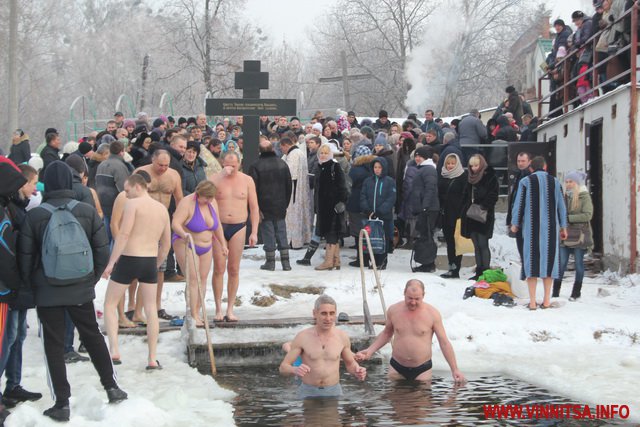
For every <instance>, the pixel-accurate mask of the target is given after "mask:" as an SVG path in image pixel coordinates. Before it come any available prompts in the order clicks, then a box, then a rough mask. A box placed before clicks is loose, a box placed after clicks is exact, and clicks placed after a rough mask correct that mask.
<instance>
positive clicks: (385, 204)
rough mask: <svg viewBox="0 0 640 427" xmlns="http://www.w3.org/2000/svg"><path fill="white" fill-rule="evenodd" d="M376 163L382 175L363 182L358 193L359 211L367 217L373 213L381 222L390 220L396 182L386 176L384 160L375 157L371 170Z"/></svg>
mask: <svg viewBox="0 0 640 427" xmlns="http://www.w3.org/2000/svg"><path fill="white" fill-rule="evenodd" d="M376 163H377V164H379V165H381V166H382V173H381V174H380V176H377V175H375V173H374V174H373V175H371V176H369V177H368V178H367V179H365V180H364V183H363V184H362V191H360V210H361V211H362V212H364V214H365V215H367V216H369V214H371V213H373V214H374V215H375V216H377V217H378V218H380V219H382V220H391V219H393V206H394V205H395V203H396V181H395V180H394V179H393V178H391V177H390V176H388V175H387V170H388V166H387V162H386V161H385V159H383V158H382V157H377V158H376V159H375V160H374V161H373V162H372V163H371V169H372V170H373V169H374V167H375V165H376Z"/></svg>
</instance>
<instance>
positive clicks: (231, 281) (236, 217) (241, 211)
mask: <svg viewBox="0 0 640 427" xmlns="http://www.w3.org/2000/svg"><path fill="white" fill-rule="evenodd" d="M239 168H240V157H239V156H238V153H236V152H234V151H229V152H228V153H227V154H226V155H225V156H224V159H223V161H222V172H220V173H217V174H215V175H212V176H211V181H212V182H213V183H214V184H215V186H216V188H217V189H218V192H217V193H216V201H217V202H218V208H219V209H220V212H219V217H220V223H221V224H222V231H223V232H224V238H225V240H226V241H227V246H228V248H229V256H228V258H225V256H224V253H223V250H222V246H221V245H220V243H219V242H217V241H214V242H213V279H212V284H213V294H214V298H215V302H216V317H215V320H217V321H221V320H224V321H227V322H237V321H238V318H237V317H236V316H234V314H233V306H234V303H235V301H236V294H237V293H238V285H239V282H240V260H241V258H242V250H243V249H244V242H245V237H246V232H247V219H248V216H249V211H251V235H250V236H249V246H254V245H255V244H256V243H258V224H259V223H260V208H259V207H258V196H257V194H256V185H255V183H254V182H253V179H252V178H251V177H250V176H249V175H245V174H244V173H242V172H240V171H239ZM225 270H227V274H228V281H227V312H226V315H224V316H223V315H222V290H223V287H224V284H223V281H222V279H223V277H224V272H225Z"/></svg>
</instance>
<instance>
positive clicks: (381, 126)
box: [371, 119, 391, 133]
mask: <svg viewBox="0 0 640 427" xmlns="http://www.w3.org/2000/svg"><path fill="white" fill-rule="evenodd" d="M371 129H373V130H374V131H376V133H377V132H380V131H383V132H386V133H389V129H391V122H390V121H389V120H388V119H387V122H386V123H384V124H382V122H381V121H380V119H378V120H376V121H375V122H374V123H373V124H372V125H371Z"/></svg>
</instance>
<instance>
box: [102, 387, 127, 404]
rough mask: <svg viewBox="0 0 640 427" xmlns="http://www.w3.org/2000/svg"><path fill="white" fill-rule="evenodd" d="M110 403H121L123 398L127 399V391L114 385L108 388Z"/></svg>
mask: <svg viewBox="0 0 640 427" xmlns="http://www.w3.org/2000/svg"><path fill="white" fill-rule="evenodd" d="M106 392H107V397H108V398H109V403H119V402H122V401H123V400H127V397H128V396H127V393H126V392H125V391H124V390H122V389H120V388H119V387H114V388H110V389H107V390H106Z"/></svg>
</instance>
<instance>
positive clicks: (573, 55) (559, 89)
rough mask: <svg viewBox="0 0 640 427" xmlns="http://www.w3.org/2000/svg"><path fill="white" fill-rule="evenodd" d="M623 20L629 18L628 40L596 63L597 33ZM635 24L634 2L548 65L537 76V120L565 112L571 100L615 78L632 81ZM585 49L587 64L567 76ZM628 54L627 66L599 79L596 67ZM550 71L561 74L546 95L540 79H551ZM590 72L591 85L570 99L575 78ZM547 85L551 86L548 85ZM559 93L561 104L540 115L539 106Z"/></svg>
mask: <svg viewBox="0 0 640 427" xmlns="http://www.w3.org/2000/svg"><path fill="white" fill-rule="evenodd" d="M627 19H630V20H631V28H630V31H631V33H630V42H629V43H628V44H627V45H625V46H623V47H621V48H619V49H617V50H616V52H615V54H613V55H607V57H606V58H605V59H603V60H602V61H600V62H596V61H597V52H596V45H597V43H598V41H599V39H600V36H602V34H603V33H604V32H605V31H606V30H607V29H608V30H610V31H612V28H611V27H613V25H614V24H617V23H619V22H623V21H625V20H627ZM637 23H638V4H637V3H634V4H633V6H632V7H631V9H629V10H627V11H626V12H625V13H623V14H622V15H621V16H620V17H618V18H617V19H616V20H615V21H614V22H613V23H611V24H610V25H609V26H608V27H607V28H604V29H602V30H600V31H598V32H597V33H596V34H594V35H593V36H591V38H589V39H588V40H587V41H586V42H585V43H584V44H583V45H582V46H580V47H579V48H578V49H574V50H571V51H570V52H569V53H568V54H567V56H565V57H564V58H562V59H561V60H559V61H557V62H556V63H555V64H554V66H553V67H552V68H550V69H549V70H548V71H547V72H546V73H545V74H544V75H543V76H542V77H540V78H539V79H538V117H539V118H540V119H541V120H546V119H549V118H550V117H554V116H555V115H557V113H560V114H564V113H568V112H569V107H570V106H571V105H573V104H574V103H576V102H578V101H579V100H580V98H581V97H585V96H587V97H588V96H596V95H598V92H599V91H600V90H603V89H604V88H605V87H606V86H607V85H610V84H612V83H614V82H617V81H619V80H620V79H622V78H624V77H626V76H629V79H630V81H632V82H636V74H637V64H636V55H637V53H638V32H637ZM592 25H598V23H597V22H593V23H592ZM585 49H591V55H592V58H591V66H590V67H588V68H587V69H586V70H584V71H583V72H582V73H578V74H577V75H576V76H575V77H573V78H571V70H572V68H573V65H574V64H576V63H577V61H578V60H579V58H580V56H581V55H582V53H583V51H584V50H585ZM625 54H626V55H628V56H629V64H630V67H629V69H627V70H625V71H623V72H621V73H618V74H617V75H615V76H613V77H609V76H607V78H606V80H605V81H600V76H599V75H598V69H599V68H600V67H602V66H606V65H607V64H608V63H610V62H611V61H612V60H614V59H616V58H619V57H620V56H621V55H625ZM554 70H561V71H562V74H563V79H562V84H558V85H557V86H556V88H555V89H554V90H551V91H550V92H549V93H548V94H546V95H543V93H542V82H543V81H544V80H548V81H550V82H551V80H552V79H553V76H552V73H553V72H554ZM589 74H591V88H590V89H589V90H587V91H586V92H584V93H582V94H578V95H577V96H574V97H572V98H570V96H571V94H570V92H571V89H572V87H573V86H575V85H576V83H577V82H578V80H579V79H581V78H582V77H586V76H588V75H589ZM550 87H553V85H551V86H550ZM560 93H562V103H560V105H559V106H557V107H555V108H553V109H551V108H550V110H549V111H548V112H547V113H546V114H545V115H544V116H543V115H542V107H543V105H550V104H551V99H552V97H554V96H556V95H557V94H560Z"/></svg>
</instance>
